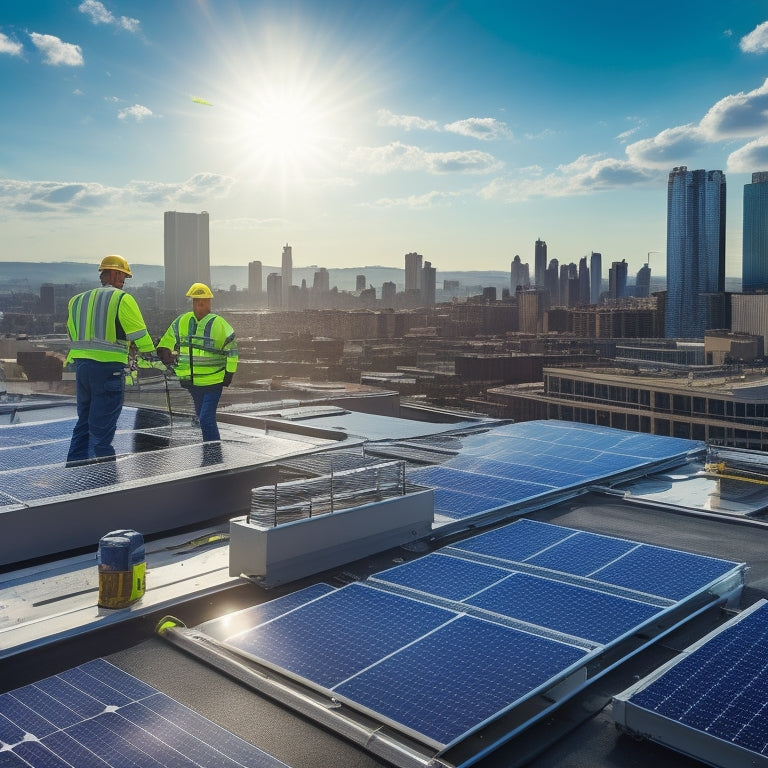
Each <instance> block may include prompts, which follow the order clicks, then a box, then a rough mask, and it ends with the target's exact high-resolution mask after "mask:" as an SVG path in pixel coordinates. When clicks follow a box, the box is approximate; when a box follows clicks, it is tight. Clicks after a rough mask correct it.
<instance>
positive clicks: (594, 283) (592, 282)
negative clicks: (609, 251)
mask: <svg viewBox="0 0 768 768" xmlns="http://www.w3.org/2000/svg"><path fill="white" fill-rule="evenodd" d="M602 289H603V254H602V253H595V251H592V255H591V256H590V257H589V303H590V304H599V303H600V293H601V292H602Z"/></svg>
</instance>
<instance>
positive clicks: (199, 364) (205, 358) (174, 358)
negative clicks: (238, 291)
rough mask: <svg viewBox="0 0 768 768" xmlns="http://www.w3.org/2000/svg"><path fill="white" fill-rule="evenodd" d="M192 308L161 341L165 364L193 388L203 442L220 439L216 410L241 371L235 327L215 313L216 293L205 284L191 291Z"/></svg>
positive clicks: (188, 386) (162, 357)
mask: <svg viewBox="0 0 768 768" xmlns="http://www.w3.org/2000/svg"><path fill="white" fill-rule="evenodd" d="M187 296H188V297H190V298H191V299H192V311H191V312H185V313H184V314H183V315H179V316H178V317H177V318H176V319H175V320H174V321H173V322H172V323H171V325H170V327H169V328H168V330H167V331H166V332H165V334H164V335H163V337H162V338H161V339H160V341H159V342H158V344H157V354H158V357H159V358H160V360H162V362H163V363H164V364H165V365H173V366H174V369H175V372H176V375H177V376H178V377H179V380H180V382H181V385H182V386H183V387H185V388H187V389H189V392H190V394H191V395H192V400H193V402H194V404H195V413H196V414H197V418H198V419H199V421H200V429H201V430H202V433H203V441H205V442H208V441H211V440H219V439H220V435H219V427H218V425H217V424H216V409H217V408H218V406H219V399H220V398H221V392H222V387H228V386H229V385H230V384H231V383H232V376H233V375H234V373H235V371H236V370H237V341H236V339H235V332H234V330H233V329H232V326H231V325H230V324H229V323H228V322H227V321H226V320H225V319H224V318H223V317H221V316H220V315H216V314H214V313H212V312H211V299H213V293H212V292H211V289H210V288H209V287H208V286H207V285H205V284H204V283H194V284H193V285H192V286H190V289H189V290H188V291H187Z"/></svg>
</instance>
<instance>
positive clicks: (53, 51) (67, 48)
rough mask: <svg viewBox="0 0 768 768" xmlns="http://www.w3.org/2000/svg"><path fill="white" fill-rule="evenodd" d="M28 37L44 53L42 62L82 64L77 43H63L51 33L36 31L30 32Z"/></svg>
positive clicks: (66, 64)
mask: <svg viewBox="0 0 768 768" xmlns="http://www.w3.org/2000/svg"><path fill="white" fill-rule="evenodd" d="M29 37H30V39H31V40H32V44H33V45H34V46H35V47H36V48H37V49H38V50H39V51H41V52H42V53H43V54H44V56H45V58H44V59H43V63H44V64H51V65H52V66H59V65H63V66H67V67H82V66H83V63H84V61H83V52H82V49H81V48H80V46H79V45H75V44H74V43H65V42H63V41H62V40H60V39H59V38H58V37H54V36H53V35H40V34H38V33H37V32H30V34H29Z"/></svg>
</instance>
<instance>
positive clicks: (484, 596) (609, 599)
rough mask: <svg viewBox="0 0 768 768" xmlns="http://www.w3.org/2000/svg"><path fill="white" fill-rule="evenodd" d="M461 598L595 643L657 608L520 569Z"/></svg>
mask: <svg viewBox="0 0 768 768" xmlns="http://www.w3.org/2000/svg"><path fill="white" fill-rule="evenodd" d="M466 602H467V603H468V604H469V605H473V606H476V607H479V608H485V609H486V610H488V611H492V612H493V613H498V614H501V615H502V616H509V617H510V618H513V619H518V620H520V621H524V622H526V623H528V624H530V625H532V626H540V627H545V628H547V629H551V630H554V631H556V632H560V633H562V634H564V635H569V636H571V637H575V638H579V639H581V640H582V641H585V642H592V643H595V644H597V645H607V644H608V643H611V642H614V641H616V640H618V639H619V638H621V637H623V636H625V635H627V634H629V633H632V632H633V631H635V630H636V629H637V627H639V626H642V625H643V624H646V623H647V622H649V621H651V620H652V619H653V618H654V617H656V616H657V615H658V614H659V613H660V609H659V608H658V607H657V606H654V605H649V604H648V603H642V602H638V601H635V600H631V599H629V598H625V597H618V596H616V595H610V594H606V593H605V592H600V591H598V590H595V589H589V588H586V587H578V586H575V585H572V584H565V583H563V582H559V581H555V580H552V579H545V578H542V577H539V576H532V575H530V574H525V573H513V574H511V575H510V576H509V578H507V579H505V580H504V581H502V582H500V583H498V584H495V585H493V586H491V587H488V588H487V589H485V590H483V591H481V592H480V593H479V594H477V595H474V596H473V597H470V598H468V599H467V601H466ZM564 606H567V610H563V608H564Z"/></svg>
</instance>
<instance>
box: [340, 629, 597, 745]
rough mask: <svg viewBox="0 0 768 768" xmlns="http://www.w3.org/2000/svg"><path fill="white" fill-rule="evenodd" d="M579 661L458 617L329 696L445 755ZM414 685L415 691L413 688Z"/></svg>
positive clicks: (528, 638) (579, 655)
mask: <svg viewBox="0 0 768 768" xmlns="http://www.w3.org/2000/svg"><path fill="white" fill-rule="evenodd" d="M478 648H483V649H484V652H483V653H482V654H478V653H477V649H478ZM583 657H584V651H583V650H581V649H577V648H574V647H572V646H568V645H565V644H562V643H557V642H555V641H552V640H549V639H546V638H541V637H536V636H535V635H532V634H528V633H525V632H520V631H517V630H515V629H511V628H508V627H504V626H502V625H499V624H495V623H491V622H487V621H483V620H482V619H478V618H475V617H471V616H459V617H458V618H456V620H455V621H451V622H449V623H448V624H446V625H444V626H442V627H440V628H439V629H438V630H437V631H435V632H432V633H430V634H429V635H427V636H425V637H424V638H423V639H422V640H420V641H419V642H416V643H412V644H410V645H409V646H407V647H405V648H403V649H402V650H401V651H399V652H398V653H396V654H393V655H391V656H390V657H388V658H386V659H384V660H382V661H381V662H380V663H378V664H376V665H373V666H371V667H370V668H368V669H366V670H365V671H363V672H361V673H360V674H358V675H355V676H354V677H352V678H350V679H349V680H347V681H345V682H344V683H342V684H340V685H338V686H337V687H336V688H334V694H335V695H336V696H338V697H339V698H340V699H343V700H347V701H350V702H354V703H355V704H356V705H358V706H362V707H363V708H365V709H366V710H368V711H369V712H371V713H375V714H377V715H378V716H379V717H383V718H385V719H386V720H387V721H389V722H391V723H392V724H394V725H395V726H399V727H400V728H403V727H404V728H405V729H406V730H407V732H409V733H410V734H412V735H415V736H417V737H420V738H421V739H424V738H426V740H428V741H429V742H430V743H431V744H432V745H433V746H436V747H439V748H447V747H449V746H450V745H451V744H452V743H454V742H456V741H458V740H460V739H462V738H465V737H466V736H467V735H469V734H470V733H472V732H474V731H475V730H477V729H478V728H480V727H482V725H483V724H484V723H485V722H486V721H488V720H489V719H491V718H495V717H498V716H499V715H500V714H502V713H503V712H505V711H508V710H509V709H510V708H512V707H513V706H514V705H515V703H516V702H517V701H518V700H519V699H520V698H523V697H525V696H526V695H528V694H529V693H530V691H532V690H535V689H536V688H538V687H540V686H542V685H544V684H546V683H547V682H548V681H549V680H550V679H551V678H552V677H553V676H555V675H559V674H562V673H563V671H564V670H566V669H568V668H570V667H572V666H573V665H575V664H578V663H579V662H580V661H581V660H582V659H583ZM415 679H418V680H419V685H418V686H414V685H412V684H411V681H412V680H415ZM447 681H449V684H446V683H447Z"/></svg>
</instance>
